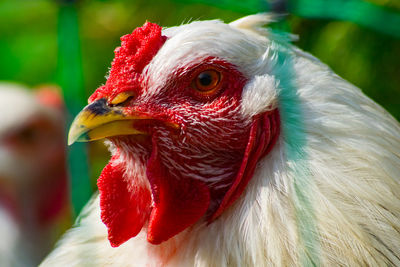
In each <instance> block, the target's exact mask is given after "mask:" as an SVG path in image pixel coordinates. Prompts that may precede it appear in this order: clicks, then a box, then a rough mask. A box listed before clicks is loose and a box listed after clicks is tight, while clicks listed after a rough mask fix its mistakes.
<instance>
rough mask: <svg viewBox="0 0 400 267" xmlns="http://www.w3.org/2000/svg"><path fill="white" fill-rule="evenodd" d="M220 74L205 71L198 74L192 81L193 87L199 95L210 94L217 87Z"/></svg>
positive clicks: (213, 71)
mask: <svg viewBox="0 0 400 267" xmlns="http://www.w3.org/2000/svg"><path fill="white" fill-rule="evenodd" d="M220 81H221V74H220V73H219V72H218V71H216V70H212V69H210V70H205V71H202V72H200V73H199V74H198V75H197V77H196V78H195V79H194V81H193V86H194V88H195V89H196V90H198V91H200V92H201V93H212V92H213V91H214V90H216V89H217V88H218V87H219V84H220Z"/></svg>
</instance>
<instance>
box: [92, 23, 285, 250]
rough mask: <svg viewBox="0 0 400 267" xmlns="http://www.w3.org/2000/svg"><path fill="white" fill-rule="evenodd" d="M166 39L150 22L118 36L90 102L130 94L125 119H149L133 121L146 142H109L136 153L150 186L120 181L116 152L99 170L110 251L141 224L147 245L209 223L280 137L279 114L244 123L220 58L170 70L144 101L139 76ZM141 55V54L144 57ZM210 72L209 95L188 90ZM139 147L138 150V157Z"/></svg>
mask: <svg viewBox="0 0 400 267" xmlns="http://www.w3.org/2000/svg"><path fill="white" fill-rule="evenodd" d="M132 40H135V41H132ZM165 40H166V38H165V37H164V36H162V35H161V27H159V26H158V25H156V24H151V23H146V24H145V25H144V26H143V27H141V28H138V29H136V30H135V31H134V32H133V33H132V34H131V35H128V36H124V37H122V48H119V49H117V50H116V58H115V59H114V61H113V63H112V68H111V72H110V77H109V79H108V81H107V83H106V85H105V86H102V87H100V88H99V89H98V90H97V91H96V92H95V93H94V94H93V95H92V96H91V97H90V99H89V101H90V102H93V101H95V100H98V99H101V98H105V99H107V100H108V102H110V101H111V100H112V99H113V98H114V97H115V96H116V95H117V94H119V93H121V92H123V91H129V92H131V93H133V95H134V96H135V97H134V98H132V99H129V100H128V101H126V102H124V103H123V104H122V105H121V106H122V107H123V113H124V114H127V115H132V114H135V115H137V114H145V115H146V117H147V116H148V117H151V118H152V119H150V120H140V121H138V122H134V127H135V128H137V129H139V130H142V131H145V132H147V133H148V134H149V135H148V136H147V137H143V136H141V137H137V136H124V137H113V138H111V141H112V142H113V143H114V144H115V145H116V147H117V148H118V149H119V152H121V153H130V152H126V151H125V152H124V151H122V149H124V148H123V147H126V146H128V147H130V148H131V149H130V150H131V151H133V152H131V153H135V152H134V151H138V150H140V151H141V153H142V155H141V156H140V157H137V158H141V160H142V161H143V162H142V164H143V165H144V166H146V176H147V177H145V178H146V179H147V180H148V182H149V183H147V184H146V183H142V184H141V183H139V182H136V183H134V184H131V182H130V181H142V180H143V179H135V177H126V175H125V174H124V169H126V168H127V165H125V166H124V162H120V161H118V158H119V157H120V153H119V152H118V153H116V154H115V155H114V156H113V158H112V159H111V161H110V163H109V164H108V165H107V166H106V167H105V169H104V171H103V173H102V174H101V176H100V179H99V181H98V186H99V190H100V205H101V210H102V220H103V222H104V223H105V224H106V226H107V227H108V233H109V240H110V243H111V245H112V246H119V245H120V244H122V243H123V242H125V241H126V240H128V239H130V238H131V237H133V236H135V235H137V234H138V233H139V231H140V230H141V228H142V227H143V225H144V224H145V223H146V222H147V221H148V222H149V224H148V229H147V238H148V241H149V242H150V243H152V244H159V243H161V242H164V241H166V240H168V239H169V238H171V237H173V236H174V235H176V234H178V233H179V232H181V231H183V230H184V229H186V228H188V227H190V226H191V225H193V224H195V223H196V222H197V221H199V220H200V219H203V220H206V221H207V222H208V223H211V222H212V221H213V220H215V219H216V218H217V217H218V216H219V215H221V214H222V212H223V211H224V210H226V208H228V207H229V206H230V205H231V204H232V203H233V202H234V201H235V200H236V199H237V198H238V197H239V196H240V194H241V193H242V192H243V190H244V189H245V187H246V185H247V184H248V182H249V180H250V179H251V177H252V175H253V172H254V169H255V166H256V163H257V162H258V160H259V159H260V158H261V157H263V156H264V155H265V154H267V153H268V152H269V151H270V150H271V149H272V147H273V145H274V143H275V142H276V139H277V137H278V135H279V113H278V111H277V110H274V111H271V112H268V113H264V114H259V115H257V116H255V117H254V118H250V119H249V118H248V119H246V118H243V116H242V115H241V113H240V101H241V94H242V89H243V87H244V85H245V84H246V78H245V77H244V76H243V75H242V74H241V73H240V72H239V71H238V70H237V69H236V67H235V66H233V65H232V64H229V63H227V62H225V61H224V60H221V59H218V58H213V57H209V58H206V59H203V61H202V62H201V63H198V62H197V63H193V65H192V66H186V67H185V68H184V69H182V70H179V69H178V70H176V71H175V72H174V74H171V77H170V80H171V81H172V82H170V83H168V84H169V85H166V86H165V88H163V89H162V90H161V91H160V92H159V93H158V94H156V95H154V96H152V98H151V99H148V98H146V97H145V95H146V92H147V88H146V87H145V86H146V85H145V84H146V83H145V81H144V76H143V75H142V73H141V72H142V70H143V68H144V66H146V65H147V64H148V62H149V61H150V60H151V58H152V57H153V56H154V55H155V54H156V53H157V51H158V50H159V49H160V48H161V46H162V44H163V43H164V42H165ZM141 51H146V52H147V54H146V56H143V55H142V54H141V53H142V52H141ZM138 61H139V62H138ZM132 62H135V63H132ZM127 63H128V66H126V65H125V64H127ZM129 64H132V65H129ZM208 69H213V70H216V71H217V72H219V73H220V75H221V80H220V83H219V85H218V88H216V89H215V90H212V91H210V93H204V92H200V91H198V90H196V88H194V87H193V80H194V79H195V78H196V77H197V76H198V75H199V73H201V72H202V71H204V70H208ZM171 122H172V123H175V124H177V125H179V129H176V128H174V127H172V126H171ZM121 144H123V146H122V145H121ZM139 147H140V148H143V147H144V148H145V149H144V152H143V149H139ZM136 178H137V177H136ZM148 185H150V190H151V192H150V191H149V186H148ZM150 194H151V195H150ZM150 196H152V198H151V197H150Z"/></svg>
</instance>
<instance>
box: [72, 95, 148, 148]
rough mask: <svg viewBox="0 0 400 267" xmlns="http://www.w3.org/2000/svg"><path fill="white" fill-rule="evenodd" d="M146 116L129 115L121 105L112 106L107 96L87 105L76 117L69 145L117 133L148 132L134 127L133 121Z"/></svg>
mask: <svg viewBox="0 0 400 267" xmlns="http://www.w3.org/2000/svg"><path fill="white" fill-rule="evenodd" d="M140 119H148V117H146V116H140V115H138V116H128V115H125V114H124V113H123V112H122V108H120V107H110V106H108V105H107V100H106V99H105V98H101V99H98V100H96V101H94V102H93V103H91V104H89V105H87V106H86V107H85V108H84V109H83V110H82V111H81V112H80V113H79V114H78V115H77V116H76V117H75V119H74V121H73V122H72V125H71V128H70V130H69V134H68V145H72V144H73V143H74V142H87V141H92V140H97V139H101V138H105V137H111V136H116V135H132V134H146V133H145V132H142V131H139V130H137V129H135V128H134V127H133V121H135V120H140Z"/></svg>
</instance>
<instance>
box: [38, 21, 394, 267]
mask: <svg viewBox="0 0 400 267" xmlns="http://www.w3.org/2000/svg"><path fill="white" fill-rule="evenodd" d="M269 21H270V16H268V15H254V16H248V17H245V18H242V19H240V20H238V21H235V22H232V23H230V24H224V23H223V22H221V21H217V20H214V21H195V22H192V23H190V24H187V25H181V26H178V27H173V28H164V29H161V27H159V26H158V25H156V24H151V23H146V24H145V25H144V26H143V27H140V28H138V29H136V30H135V31H134V32H133V33H132V34H129V35H125V36H123V37H122V38H121V40H122V44H121V47H119V48H117V49H116V50H115V55H116V56H115V59H114V61H113V63H112V67H111V71H110V74H109V77H108V80H107V83H106V84H105V85H104V86H102V87H100V88H99V89H97V90H96V92H95V93H94V94H93V95H92V96H91V97H90V98H89V105H88V106H87V107H85V108H84V110H83V111H82V112H81V113H80V114H79V115H78V116H77V118H76V119H75V121H74V123H73V125H72V126H71V130H70V136H69V139H70V140H69V141H70V142H71V143H72V142H74V141H90V140H95V139H100V138H103V137H107V139H109V141H108V142H107V143H108V145H109V147H110V151H111V153H112V158H111V160H110V163H109V164H108V165H107V166H106V167H105V168H104V170H103V172H102V174H101V176H100V178H99V181H98V186H99V191H100V196H99V197H98V196H95V198H94V199H93V200H92V201H91V202H90V203H89V204H88V206H87V207H86V209H85V210H84V212H83V213H82V214H81V217H80V219H79V221H78V223H77V225H76V227H74V228H73V229H71V230H70V231H69V232H68V233H67V234H66V235H65V237H64V238H63V239H62V240H61V242H60V243H59V244H58V247H57V248H56V250H54V251H53V252H52V254H50V256H49V257H48V258H47V259H46V260H45V261H44V263H43V265H42V266H207V267H208V266H218V267H220V266H312V265H315V266H320V265H322V266H399V265H400V183H399V182H400V181H399V178H400V126H399V123H398V122H396V121H395V119H393V117H391V116H390V115H389V114H388V113H387V112H386V111H385V110H383V109H382V108H381V107H380V106H378V105H377V104H375V103H374V102H373V101H372V100H370V99H369V98H368V97H366V96H365V95H363V93H362V92H361V91H360V90H359V89H358V88H356V87H355V86H353V85H351V84H349V83H348V82H347V81H345V80H343V79H341V78H340V77H338V76H337V75H336V74H334V73H333V72H332V71H331V70H330V69H329V68H328V67H327V66H325V65H324V64H322V63H321V62H320V61H319V60H318V59H316V58H314V57H312V56H311V55H309V54H307V53H305V52H303V51H300V50H299V49H297V48H296V47H294V46H291V45H290V44H288V43H287V42H286V40H285V36H280V35H277V34H273V33H272V32H270V31H269V30H267V29H264V28H262V26H263V25H265V24H267V23H268V22H269ZM107 239H108V240H107Z"/></svg>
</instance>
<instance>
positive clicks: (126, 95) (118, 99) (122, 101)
mask: <svg viewBox="0 0 400 267" xmlns="http://www.w3.org/2000/svg"><path fill="white" fill-rule="evenodd" d="M134 97H135V95H134V94H133V92H129V91H128V92H122V93H119V94H118V95H116V96H115V97H114V98H113V99H112V100H111V101H109V102H108V103H107V104H108V106H110V107H116V106H118V107H124V106H126V105H127V104H128V103H129V102H130V101H131V100H132V99H133V98H134Z"/></svg>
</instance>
